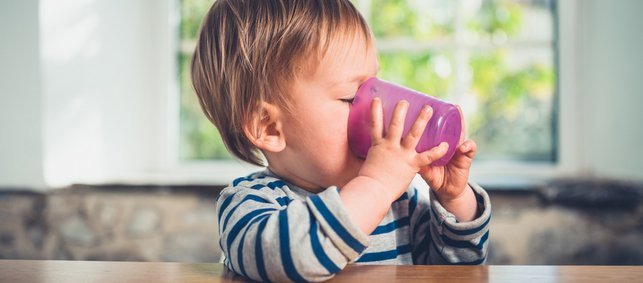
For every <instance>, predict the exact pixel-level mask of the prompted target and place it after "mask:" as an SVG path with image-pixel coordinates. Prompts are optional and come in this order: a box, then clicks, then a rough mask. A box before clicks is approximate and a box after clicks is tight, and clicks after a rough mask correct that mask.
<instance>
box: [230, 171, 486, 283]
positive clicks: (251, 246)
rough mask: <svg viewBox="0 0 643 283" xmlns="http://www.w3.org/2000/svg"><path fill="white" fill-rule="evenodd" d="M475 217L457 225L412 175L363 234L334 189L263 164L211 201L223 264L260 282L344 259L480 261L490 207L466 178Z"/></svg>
mask: <svg viewBox="0 0 643 283" xmlns="http://www.w3.org/2000/svg"><path fill="white" fill-rule="evenodd" d="M470 186H471V187H472V188H473V190H474V192H475V195H476V198H477V200H478V211H479V213H478V215H479V217H477V218H476V219H474V220H473V221H470V222H464V223H459V222H458V221H457V220H456V218H455V216H454V215H453V214H451V213H450V212H448V211H446V209H445V208H444V207H443V206H442V205H440V203H439V202H438V201H437V200H436V198H435V197H434V195H433V192H432V191H430V190H429V189H428V186H427V185H426V183H424V182H423V181H421V179H420V178H419V177H416V179H415V180H414V182H412V183H411V185H410V186H409V188H408V189H407V191H406V192H405V193H404V194H403V195H402V196H401V197H400V198H399V199H397V200H396V201H395V202H394V203H393V204H392V205H391V208H390V210H389V211H388V213H387V214H386V216H385V217H384V219H383V220H382V222H381V223H380V225H379V226H378V227H377V228H376V229H375V230H374V231H373V232H372V233H371V235H366V234H364V233H363V232H362V231H361V230H360V229H359V227H358V226H357V225H355V223H353V222H352V220H351V219H350V217H349V215H348V213H347V211H346V208H345V207H344V206H343V204H342V201H341V199H340V197H339V189H338V188H337V187H329V188H327V189H326V190H324V191H323V192H321V193H318V194H313V193H310V192H307V191H305V190H303V189H301V188H298V187H296V186H294V185H292V184H289V183H287V182H285V181H283V180H281V179H279V178H278V177H277V176H275V175H274V174H272V173H271V172H270V171H268V170H265V171H261V172H257V173H254V174H251V175H249V176H246V177H242V178H238V179H236V180H234V181H233V182H232V184H231V185H230V186H228V187H227V188H225V189H224V190H223V191H222V192H221V195H220V197H219V199H218V201H217V215H218V221H219V234H220V240H219V244H220V246H221V250H222V251H223V262H224V264H225V266H226V267H228V268H230V269H231V270H233V271H235V272H236V273H238V274H241V275H243V276H246V277H248V278H251V279H254V280H260V281H277V282H283V281H295V282H300V281H323V280H327V279H330V278H331V277H332V276H333V275H334V274H335V273H337V272H339V271H340V270H342V269H343V268H344V267H345V266H346V264H348V263H357V264H482V263H483V262H484V261H485V259H486V255H487V246H488V241H487V239H488V236H489V220H490V217H491V206H490V202H489V197H488V195H487V193H486V192H485V191H484V190H483V189H482V188H480V187H479V186H477V185H475V184H470Z"/></svg>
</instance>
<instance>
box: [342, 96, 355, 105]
mask: <svg viewBox="0 0 643 283" xmlns="http://www.w3.org/2000/svg"><path fill="white" fill-rule="evenodd" d="M354 99H355V98H354V97H351V98H342V99H340V100H341V101H343V102H346V103H348V104H352V103H353V100H354Z"/></svg>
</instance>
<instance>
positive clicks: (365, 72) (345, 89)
mask: <svg viewBox="0 0 643 283" xmlns="http://www.w3.org/2000/svg"><path fill="white" fill-rule="evenodd" d="M365 40H366V39H364V38H363V37H361V36H357V37H355V38H353V39H339V40H337V39H336V40H334V41H333V42H332V43H331V45H330V46H329V49H328V51H327V53H326V55H325V57H324V58H322V60H321V61H320V62H319V65H318V67H317V69H316V70H315V71H313V72H310V73H311V74H307V75H301V76H299V77H298V79H297V80H296V81H295V82H294V85H293V88H292V90H293V92H292V93H291V98H292V102H293V111H292V115H287V116H286V117H285V119H284V124H283V132H284V136H285V138H286V148H285V150H284V151H283V153H284V154H283V159H281V160H279V161H280V162H279V164H276V165H275V166H272V164H271V166H270V168H271V169H273V171H275V173H277V174H278V175H280V176H281V177H283V178H285V179H287V180H288V181H289V182H292V183H294V184H295V185H298V186H300V187H302V188H305V189H307V190H309V191H313V192H317V191H319V190H320V189H325V188H326V187H329V186H332V185H336V186H339V187H342V186H343V185H345V184H346V183H347V182H348V181H350V180H351V179H353V178H355V177H356V176H357V173H358V171H359V168H360V166H361V164H362V160H360V159H359V158H357V157H356V155H355V154H353V153H352V152H351V151H350V149H349V145H348V135H347V125H348V113H349V111H350V107H351V106H350V99H352V98H353V97H354V96H355V93H356V91H357V89H358V87H359V86H360V85H361V84H362V83H363V82H364V81H366V80H367V79H368V78H370V77H374V76H376V75H377V71H378V69H379V65H378V62H377V55H376V50H375V46H374V44H373V43H372V42H371V41H369V42H368V44H366V43H367V42H365Z"/></svg>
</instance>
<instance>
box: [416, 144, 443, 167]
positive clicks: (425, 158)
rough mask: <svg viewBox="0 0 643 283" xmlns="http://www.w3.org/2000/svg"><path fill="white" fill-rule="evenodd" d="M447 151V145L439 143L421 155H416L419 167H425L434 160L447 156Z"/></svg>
mask: <svg viewBox="0 0 643 283" xmlns="http://www.w3.org/2000/svg"><path fill="white" fill-rule="evenodd" d="M448 150H449V144H448V143H446V142H441V143H440V144H439V145H438V146H436V147H434V148H432V149H429V150H427V151H423V152H422V153H420V154H418V155H417V160H418V162H419V163H420V164H419V166H426V165H429V164H431V163H433V162H435V161H436V160H438V159H440V158H442V157H443V156H444V155H445V154H447V151H448Z"/></svg>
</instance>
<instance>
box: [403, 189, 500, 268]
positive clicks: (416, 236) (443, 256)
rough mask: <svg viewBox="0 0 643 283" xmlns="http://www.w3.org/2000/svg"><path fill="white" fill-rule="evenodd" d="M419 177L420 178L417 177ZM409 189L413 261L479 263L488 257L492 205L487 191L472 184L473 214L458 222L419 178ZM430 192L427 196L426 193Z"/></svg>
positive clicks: (415, 262)
mask: <svg viewBox="0 0 643 283" xmlns="http://www.w3.org/2000/svg"><path fill="white" fill-rule="evenodd" d="M418 180H419V179H418ZM414 185H415V187H414V188H413V190H411V191H409V198H410V201H409V214H410V219H411V224H410V225H411V239H412V243H413V251H412V253H413V263H414V264H481V263H484V261H485V260H486V257H487V249H488V242H487V241H488V237H489V220H490V218H491V204H490V201H489V196H488V195H487V193H486V192H485V191H484V190H483V189H482V188H481V187H480V186H478V185H476V184H473V183H471V184H470V188H471V189H470V190H471V191H472V193H473V194H474V198H476V205H475V207H477V211H476V217H475V219H473V220H471V221H459V220H458V219H457V217H456V216H455V215H454V214H453V213H451V212H449V211H448V210H447V209H446V208H445V207H444V206H443V205H442V204H441V203H440V202H439V201H438V200H437V199H436V197H435V193H434V192H432V191H430V190H429V188H428V187H427V186H426V184H425V183H424V182H422V181H419V182H414ZM429 194H430V196H429Z"/></svg>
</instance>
